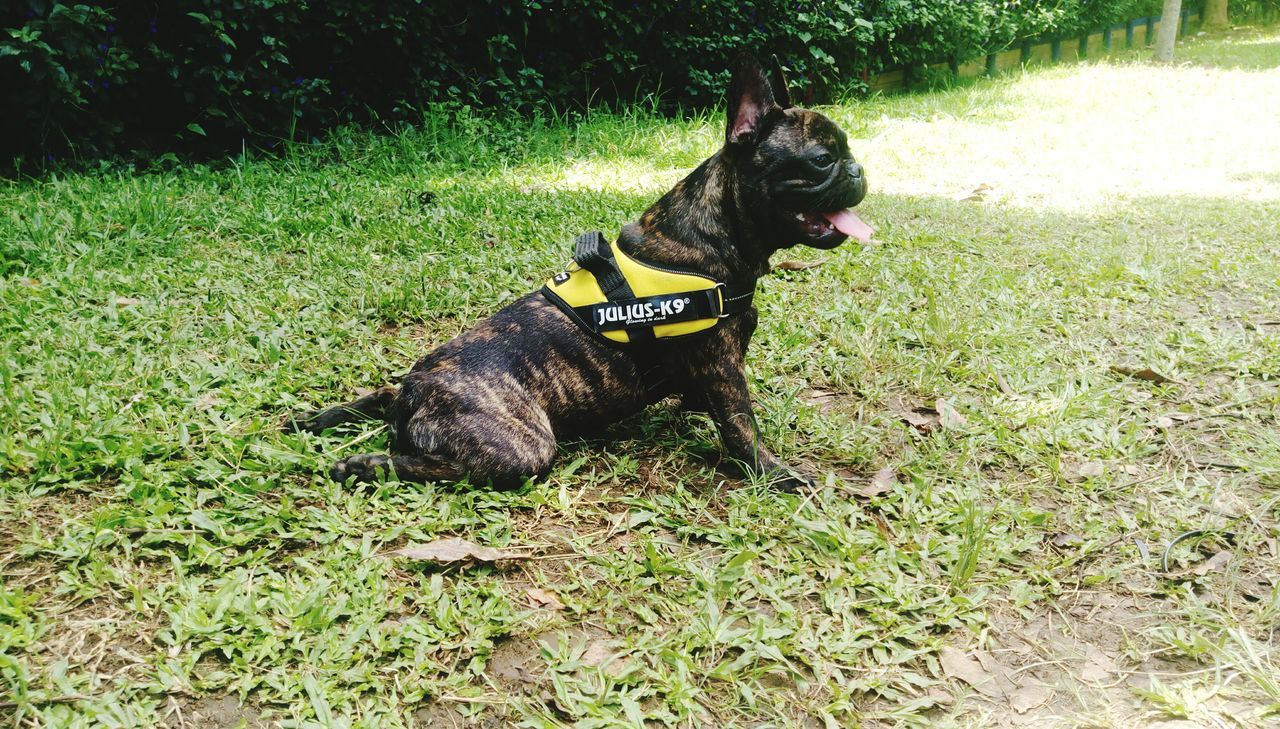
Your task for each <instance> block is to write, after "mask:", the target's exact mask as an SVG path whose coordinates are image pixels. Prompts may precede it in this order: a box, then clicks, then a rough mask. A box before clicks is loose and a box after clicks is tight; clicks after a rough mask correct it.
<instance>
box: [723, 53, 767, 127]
mask: <svg viewBox="0 0 1280 729" xmlns="http://www.w3.org/2000/svg"><path fill="white" fill-rule="evenodd" d="M726 98H727V100H728V102H729V123H728V126H727V127H726V128H725V135H724V139H725V142H726V143H727V144H731V145H732V144H751V143H753V142H755V141H756V136H757V134H759V132H760V124H761V122H762V121H763V120H764V117H765V115H766V114H768V113H769V112H770V111H773V110H775V109H777V108H778V104H777V102H776V101H774V98H773V88H772V87H771V86H770V84H769V80H768V79H767V78H765V75H764V69H763V68H760V63H759V62H758V61H756V59H754V58H752V57H751V56H749V55H747V54H745V53H744V54H742V55H740V56H738V58H737V59H736V60H735V61H734V62H733V80H732V81H730V82H729V93H728V95H727V97H726Z"/></svg>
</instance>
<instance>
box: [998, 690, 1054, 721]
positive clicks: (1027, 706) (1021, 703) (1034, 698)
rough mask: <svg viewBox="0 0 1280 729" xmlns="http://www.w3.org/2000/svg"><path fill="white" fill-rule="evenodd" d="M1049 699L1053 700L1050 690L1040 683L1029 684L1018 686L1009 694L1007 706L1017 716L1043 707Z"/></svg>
mask: <svg viewBox="0 0 1280 729" xmlns="http://www.w3.org/2000/svg"><path fill="white" fill-rule="evenodd" d="M1051 698H1053V689H1052V688H1050V687H1048V686H1046V685H1044V684H1042V683H1029V684H1027V685H1025V686H1019V687H1018V688H1016V689H1014V691H1013V693H1011V694H1009V706H1011V707H1013V710H1014V711H1016V712H1018V713H1019V714H1025V713H1027V712H1028V711H1031V710H1032V709H1034V708H1036V707H1039V706H1044V705H1045V704H1046V703H1048V701H1049V699H1051Z"/></svg>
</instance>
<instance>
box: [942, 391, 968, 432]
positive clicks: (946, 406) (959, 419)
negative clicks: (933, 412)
mask: <svg viewBox="0 0 1280 729" xmlns="http://www.w3.org/2000/svg"><path fill="white" fill-rule="evenodd" d="M937 409H938V422H939V423H941V424H942V427H944V428H947V429H949V430H954V429H956V428H963V427H964V426H966V425H968V424H969V421H968V420H965V417H964V416H963V415H961V414H960V412H959V411H958V410H956V409H955V406H953V405H952V404H951V403H950V402H948V401H947V399H946V398H942V397H940V398H938V404H937Z"/></svg>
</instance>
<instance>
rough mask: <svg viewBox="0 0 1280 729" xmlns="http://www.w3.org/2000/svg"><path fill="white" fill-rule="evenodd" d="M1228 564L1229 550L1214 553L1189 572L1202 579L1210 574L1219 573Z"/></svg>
mask: <svg viewBox="0 0 1280 729" xmlns="http://www.w3.org/2000/svg"><path fill="white" fill-rule="evenodd" d="M1230 562H1231V550H1229V549H1224V550H1222V551H1220V552H1217V553H1215V554H1214V555H1213V556H1212V557H1210V558H1209V559H1206V560H1205V561H1203V562H1201V563H1200V564H1198V565H1196V566H1195V567H1192V568H1191V572H1192V573H1193V574H1196V575H1200V576H1201V577H1203V576H1205V575H1207V574H1209V573H1210V572H1221V571H1222V570H1223V569H1224V568H1225V567H1226V566H1227V565H1228V564H1229V563H1230Z"/></svg>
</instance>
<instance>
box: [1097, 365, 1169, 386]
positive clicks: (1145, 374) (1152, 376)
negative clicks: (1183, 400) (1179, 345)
mask: <svg viewBox="0 0 1280 729" xmlns="http://www.w3.org/2000/svg"><path fill="white" fill-rule="evenodd" d="M1111 371H1112V372H1114V373H1116V374H1117V375H1124V376H1125V377H1132V378H1134V379H1135V380H1145V381H1147V382H1154V383H1156V384H1161V385H1162V384H1165V383H1169V382H1177V380H1175V379H1173V378H1172V377H1166V376H1165V375H1162V374H1160V373H1159V372H1156V371H1155V370H1153V369H1151V368H1150V367H1143V368H1141V369H1139V368H1136V367H1124V366H1122V365H1112V366H1111Z"/></svg>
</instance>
